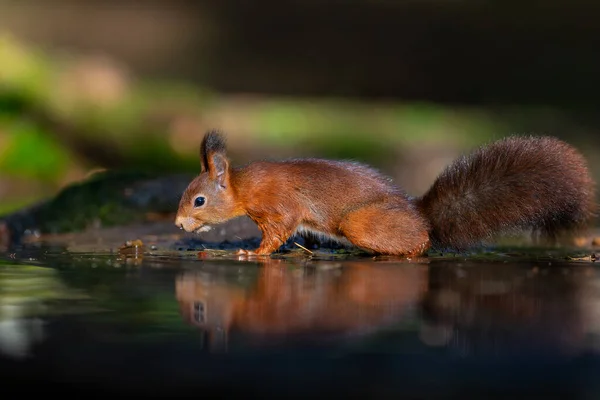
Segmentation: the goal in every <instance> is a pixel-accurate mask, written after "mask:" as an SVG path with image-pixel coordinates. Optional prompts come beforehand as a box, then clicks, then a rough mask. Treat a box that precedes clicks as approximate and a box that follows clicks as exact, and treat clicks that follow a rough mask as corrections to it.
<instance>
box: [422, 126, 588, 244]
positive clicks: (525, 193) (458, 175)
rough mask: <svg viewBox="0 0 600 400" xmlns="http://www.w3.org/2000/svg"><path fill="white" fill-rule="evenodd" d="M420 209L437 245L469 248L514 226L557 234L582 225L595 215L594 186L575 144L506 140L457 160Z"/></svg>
mask: <svg viewBox="0 0 600 400" xmlns="http://www.w3.org/2000/svg"><path fill="white" fill-rule="evenodd" d="M417 205H418V207H419V208H420V209H421V211H422V212H423V214H424V215H425V216H426V217H427V218H428V219H429V221H430V224H431V231H430V236H431V239H432V242H433V243H434V245H437V246H438V247H450V248H457V249H464V248H467V247H469V246H471V245H474V244H477V243H478V242H480V241H482V240H485V239H488V238H490V237H491V236H493V235H494V234H497V233H501V232H507V231H511V230H514V229H528V228H532V229H534V230H539V231H540V232H542V233H543V234H545V235H547V236H550V237H553V236H554V235H556V234H557V233H559V232H561V231H563V230H568V229H572V228H577V227H579V226H582V225H583V224H585V223H586V222H587V221H588V220H589V219H590V218H591V217H592V216H593V215H594V213H595V209H596V204H595V184H594V181H593V180H592V178H591V176H590V173H589V171H588V168H587V165H586V161H585V159H584V158H583V156H582V155H581V154H580V153H579V152H578V151H577V150H575V149H574V148H573V147H571V146H570V145H568V144H566V143H564V142H562V141H560V140H558V139H555V138H550V137H509V138H506V139H502V140H499V141H497V142H494V143H492V144H490V145H489V146H485V147H482V148H479V149H478V150H476V151H475V152H473V153H472V154H470V155H468V156H463V157H461V158H459V159H458V160H456V161H455V162H454V163H452V164H451V165H450V166H448V167H447V168H446V170H445V171H444V172H443V173H442V174H441V175H440V176H439V177H438V178H437V180H436V181H435V183H434V184H433V186H432V187H431V189H430V190H429V191H428V192H427V193H426V194H425V195H424V196H423V197H422V198H421V199H418V200H417Z"/></svg>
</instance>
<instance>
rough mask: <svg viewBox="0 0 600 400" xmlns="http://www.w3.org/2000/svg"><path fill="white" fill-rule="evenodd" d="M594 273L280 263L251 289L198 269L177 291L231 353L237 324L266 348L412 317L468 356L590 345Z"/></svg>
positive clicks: (594, 324)
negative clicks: (294, 266) (231, 337)
mask: <svg viewBox="0 0 600 400" xmlns="http://www.w3.org/2000/svg"><path fill="white" fill-rule="evenodd" d="M593 273H594V272H593V269H592V268H586V267H576V268H573V267H572V266H568V265H565V266H560V265H557V264H556V263H555V264H554V265H553V266H552V267H548V268H538V267H535V266H534V265H517V264H515V265H499V264H473V265H472V266H469V267H466V268H461V267H457V266H456V264H453V263H445V262H430V263H429V264H427V265H418V264H417V265H398V264H396V263H373V262H366V263H360V262H352V263H351V262H348V263H342V264H341V267H340V268H335V269H326V270H323V269H319V268H297V269H290V267H289V265H288V264H277V262H276V260H272V261H271V262H269V263H268V265H264V266H263V267H262V268H261V269H260V270H259V277H258V279H257V281H256V282H255V284H254V285H253V286H252V287H251V288H250V289H245V288H243V287H242V286H236V285H235V284H232V283H227V281H225V280H224V279H219V278H218V277H217V276H216V275H215V274H214V273H212V272H210V273H209V272H202V271H196V272H193V271H190V272H186V273H184V274H183V275H181V276H180V277H179V279H178V280H177V284H176V286H177V287H176V290H177V298H178V301H179V303H180V308H181V312H182V315H183V316H184V319H185V320H186V321H187V322H188V323H191V324H193V325H196V326H198V327H199V328H201V330H203V331H205V332H206V333H207V334H208V339H209V344H210V347H211V348H212V349H213V350H217V349H218V350H223V349H224V347H226V344H227V340H228V337H227V335H228V333H229V332H233V331H235V332H240V333H243V334H245V335H246V336H248V337H245V341H246V343H249V342H250V340H249V339H251V338H254V339H256V341H257V342H258V343H260V344H261V345H266V344H277V343H281V342H286V343H290V342H291V341H293V340H295V339H307V340H308V339H315V340H319V341H322V340H323V339H326V338H328V337H331V338H336V337H340V336H344V335H352V334H360V333H368V332H371V331H376V330H378V329H381V328H383V327H386V326H390V325H393V324H397V323H401V322H403V321H406V320H407V319H408V318H412V319H416V320H417V322H418V326H419V328H418V329H419V332H418V335H419V337H420V339H421V342H422V343H423V344H425V345H428V346H446V347H448V348H451V349H453V350H454V351H456V352H459V353H461V354H464V355H466V354H475V353H477V354H489V353H490V352H491V353H494V354H501V353H502V352H505V351H511V350H515V351H520V350H521V349H523V348H525V349H527V350H532V351H535V350H541V351H545V349H548V348H552V349H553V351H559V352H562V353H574V352H578V351H580V350H582V349H583V348H584V347H585V346H586V345H587V344H588V343H587V342H586V337H587V336H586V335H588V333H590V331H591V330H592V331H594V332H595V333H597V332H600V317H595V315H596V314H598V313H597V312H596V311H594V310H595V309H597V308H598V307H597V306H596V304H595V303H596V302H597V300H596V297H598V296H597V295H594V293H595V289H594V280H593V279H591V278H590V276H591V274H593ZM229 282H230V280H229ZM598 315H600V314H598ZM549 346H550V347H549Z"/></svg>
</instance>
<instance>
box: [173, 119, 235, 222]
mask: <svg viewBox="0 0 600 400" xmlns="http://www.w3.org/2000/svg"><path fill="white" fill-rule="evenodd" d="M200 164H201V171H200V175H198V176H197V177H196V178H195V179H194V180H193V181H192V182H190V184H189V185H188V187H187V189H186V190H185V192H184V193H183V195H182V196H181V200H180V202H179V208H178V210H177V216H176V218H175V225H177V226H178V227H180V228H181V229H183V230H185V231H187V232H205V231H208V230H210V226H209V225H208V224H217V223H220V222H224V221H226V220H228V219H230V218H233V217H234V216H236V215H237V214H236V207H235V204H236V202H235V198H234V192H233V190H232V188H231V185H230V177H231V170H230V167H229V160H228V159H227V156H226V148H225V139H224V138H223V136H222V135H221V134H220V133H219V132H217V131H209V132H207V133H206V135H205V136H204V139H203V140H202V144H201V145H200Z"/></svg>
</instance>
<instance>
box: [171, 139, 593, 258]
mask: <svg viewBox="0 0 600 400" xmlns="http://www.w3.org/2000/svg"><path fill="white" fill-rule="evenodd" d="M200 162H201V173H200V175H199V176H198V177H196V178H195V179H194V180H193V181H192V182H191V183H190V184H189V186H188V187H187V189H186V190H185V192H184V193H183V195H182V197H181V201H180V203H179V209H178V211H177V216H176V220H175V224H176V225H177V226H178V227H180V228H181V229H184V230H185V231H188V232H202V231H206V230H208V229H210V225H211V224H218V223H221V222H224V221H227V220H229V219H231V218H234V217H238V216H242V215H247V216H249V217H250V218H251V219H252V220H253V221H254V222H255V223H256V224H257V225H258V227H259V229H260V230H261V232H262V240H261V243H260V246H259V247H258V249H256V250H255V251H247V250H240V251H239V252H238V254H247V255H269V254H271V253H273V252H274V251H276V250H277V249H279V247H280V246H281V245H283V244H284V243H285V242H286V241H287V240H288V239H289V238H290V237H291V236H292V235H294V234H295V233H297V232H298V233H303V232H310V233H315V234H318V235H320V236H322V237H326V238H329V239H335V240H339V241H342V242H346V243H347V242H350V243H351V244H353V245H355V246H357V247H359V248H361V249H363V250H367V251H370V252H372V253H375V254H382V255H397V256H405V257H413V256H420V255H423V254H424V253H425V252H426V251H427V250H428V249H429V248H430V247H434V248H445V249H455V250H458V251H461V250H466V249H468V248H469V247H471V246H473V245H476V244H478V243H481V242H482V241H483V240H485V239H490V238H491V237H492V236H493V235H496V234H499V233H506V232H509V231H515V230H520V229H521V230H522V229H533V230H534V231H537V232H539V233H540V234H542V235H543V236H544V237H547V238H550V239H553V238H555V237H556V235H557V234H558V233H560V232H563V231H569V230H572V229H575V228H579V227H583V226H584V225H585V223H586V222H588V221H589V220H590V218H591V217H593V216H594V215H595V210H596V204H595V183H594V181H593V180H592V178H591V176H590V173H589V171H588V167H587V165H586V161H585V159H584V157H583V156H582V155H581V154H580V153H579V152H578V151H577V150H575V149H574V148H573V147H571V146H570V145H568V144H567V143H565V142H563V141H561V140H558V139H556V138H552V137H532V136H512V137H508V138H504V139H501V140H498V141H496V142H493V143H491V144H489V145H487V146H483V147H480V148H478V149H477V150H475V151H474V152H472V153H471V154H469V155H466V156H461V157H460V158H459V159H458V160H456V161H455V162H453V163H452V164H450V165H449V166H448V167H447V168H446V169H445V170H444V171H443V172H442V173H441V175H440V176H439V177H438V178H437V179H436V180H435V182H434V184H433V185H432V187H431V188H430V189H429V191H427V192H426V193H425V194H424V195H423V196H422V197H416V198H413V197H409V196H408V195H407V194H406V193H405V192H404V191H403V190H402V189H400V188H399V187H397V186H395V185H394V184H393V183H392V182H391V180H390V179H389V178H387V177H386V176H384V175H382V174H381V173H379V172H378V171H376V170H375V169H373V168H371V167H368V166H366V165H363V164H360V163H357V162H352V161H330V160H322V159H312V158H307V159H290V160H284V161H257V162H252V163H250V164H248V165H246V166H243V167H238V168H232V167H231V166H230V164H229V160H228V158H227V154H226V146H225V139H224V137H223V135H222V134H221V133H220V132H218V131H209V132H207V134H206V135H205V136H204V139H203V140H202V144H201V146H200Z"/></svg>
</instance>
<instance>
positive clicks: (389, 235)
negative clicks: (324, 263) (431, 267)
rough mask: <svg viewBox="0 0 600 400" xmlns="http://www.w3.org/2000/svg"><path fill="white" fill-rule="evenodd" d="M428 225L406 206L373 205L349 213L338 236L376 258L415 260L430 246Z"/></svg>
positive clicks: (341, 225)
mask: <svg viewBox="0 0 600 400" xmlns="http://www.w3.org/2000/svg"><path fill="white" fill-rule="evenodd" d="M427 228H428V225H427V222H426V221H425V220H424V219H423V218H422V217H421V216H420V215H419V214H418V213H417V211H416V210H414V209H413V208H412V207H411V206H410V205H409V204H403V203H400V204H394V203H387V202H384V203H376V204H370V205H368V206H365V207H362V208H360V209H358V210H355V211H352V212H350V213H349V214H348V215H347V216H346V218H345V219H344V221H343V222H342V223H341V224H340V228H339V229H340V232H341V233H342V234H343V235H344V236H345V237H346V238H347V239H348V240H349V241H350V242H351V243H352V244H354V245H355V246H358V247H360V248H362V249H365V250H369V251H372V252H374V253H378V254H386V255H395V256H418V255H421V254H423V253H424V252H425V251H427V249H428V248H429V246H430V242H429V234H428V229H427Z"/></svg>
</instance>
